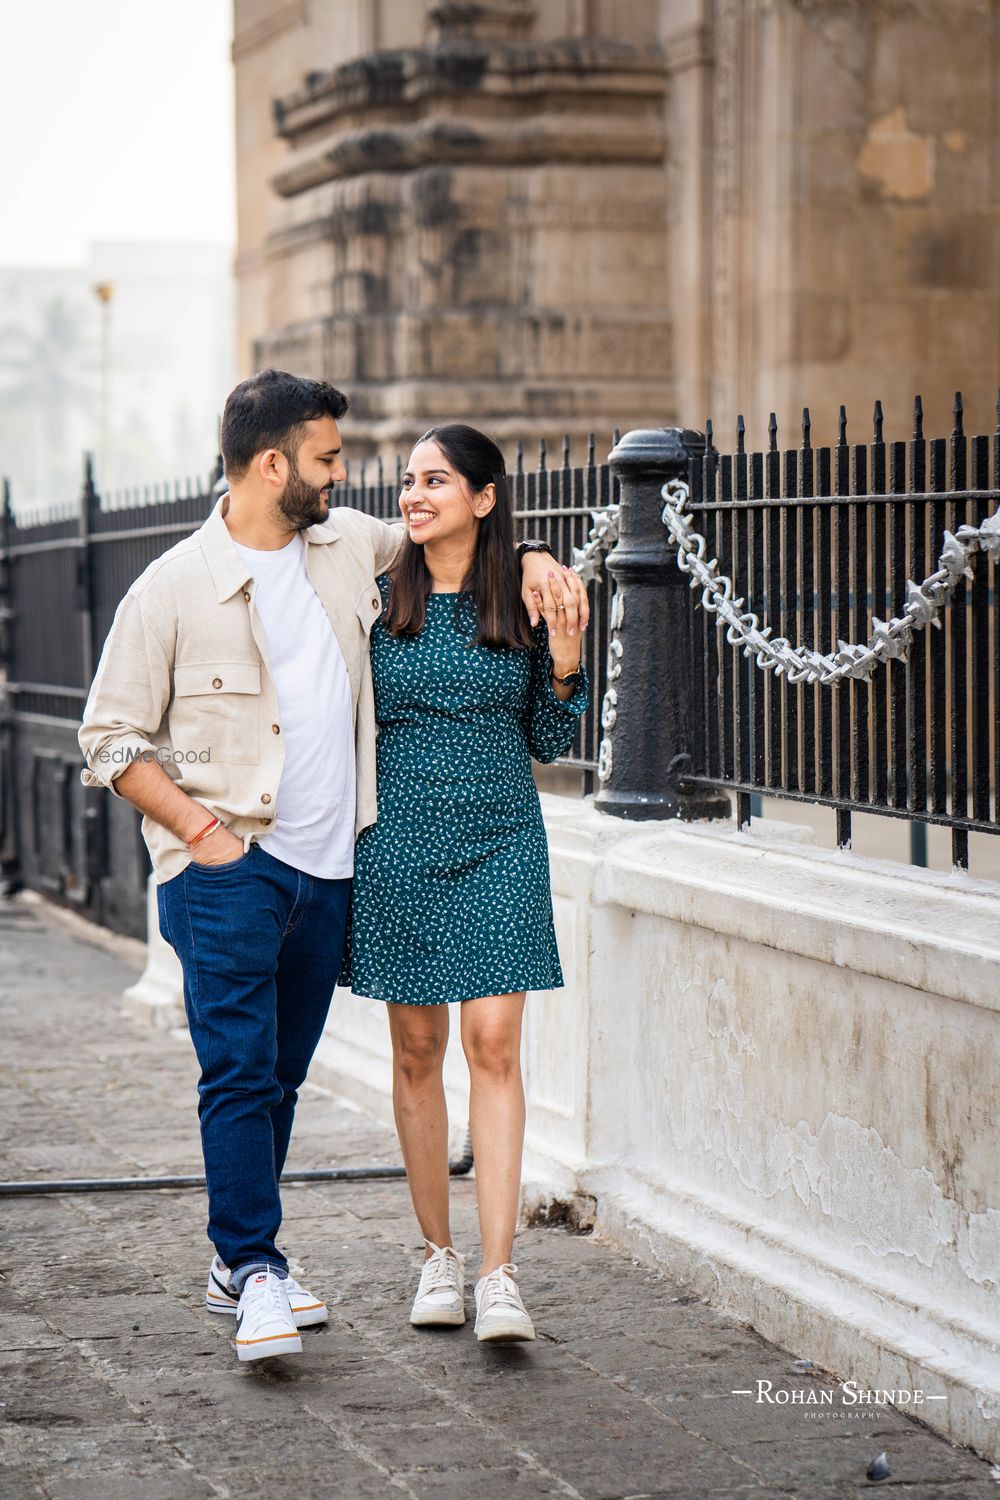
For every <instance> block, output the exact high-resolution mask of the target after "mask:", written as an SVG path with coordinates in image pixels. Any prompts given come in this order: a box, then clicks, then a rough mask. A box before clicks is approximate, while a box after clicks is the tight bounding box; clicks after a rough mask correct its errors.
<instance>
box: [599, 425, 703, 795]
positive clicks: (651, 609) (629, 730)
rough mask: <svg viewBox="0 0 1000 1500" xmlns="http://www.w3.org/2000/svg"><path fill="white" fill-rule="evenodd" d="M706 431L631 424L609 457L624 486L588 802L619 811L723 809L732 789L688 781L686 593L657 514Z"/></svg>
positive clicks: (686, 474)
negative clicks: (598, 739) (599, 732)
mask: <svg viewBox="0 0 1000 1500" xmlns="http://www.w3.org/2000/svg"><path fill="white" fill-rule="evenodd" d="M704 446H705V440H704V438H703V437H702V435H701V434H700V433H698V432H691V431H688V430H687V429H681V428H678V427H658V428H651V429H639V430H637V431H635V432H627V433H626V434H625V436H624V437H623V438H622V439H621V441H620V442H619V443H618V444H617V445H616V447H615V449H614V451H613V452H612V453H611V456H610V458H609V460H608V462H609V464H610V466H611V469H612V472H613V473H614V475H615V477H616V478H617V479H618V481H619V483H620V486H621V512H620V520H619V533H618V542H617V545H616V546H615V547H614V549H613V550H612V551H611V553H610V554H609V556H608V563H607V566H608V571H609V572H610V574H611V576H612V578H613V579H614V584H615V597H614V602H613V605H612V611H611V641H610V645H609V648H608V692H607V694H606V695H605V700H604V709H603V713H602V718H601V722H602V725H603V728H604V739H603V740H602V743H601V756H600V764H599V767H598V778H599V781H600V790H599V791H598V793H597V795H596V797H595V798H594V806H595V807H597V808H599V809H600V811H601V812H605V813H610V814H611V815H612V816H614V817H617V818H628V819H631V820H640V819H647V818H685V819H694V818H725V817H728V816H729V812H730V808H729V799H728V797H727V796H726V795H725V794H724V793H720V792H719V791H716V790H715V789H714V788H709V787H698V786H693V785H691V784H690V783H687V782H685V780H684V771H685V769H686V768H690V767H691V765H692V764H694V765H699V764H700V755H697V754H696V753H695V752H696V750H697V749H698V747H697V746H695V744H694V742H693V735H694V733H695V725H694V717H695V716H694V715H693V713H692V712H691V706H692V684H693V683H694V682H695V681H696V680H698V679H697V675H696V671H697V672H700V670H701V667H700V663H695V662H694V661H693V660H692V646H691V641H692V629H691V613H692V611H691V599H690V591H689V589H688V581H687V577H686V575H685V574H684V573H682V572H681V570H680V569H679V568H678V566H677V561H676V558H675V557H674V556H673V553H672V551H671V548H670V545H669V538H668V536H667V531H666V528H665V526H664V525H663V522H662V520H661V519H660V516H661V511H662V509H663V501H662V499H661V496H660V489H661V487H662V485H663V484H664V483H665V482H666V481H667V480H668V479H671V478H678V479H684V480H689V479H690V477H691V469H692V466H691V463H690V461H691V460H692V459H700V458H701V455H702V453H703V451H704Z"/></svg>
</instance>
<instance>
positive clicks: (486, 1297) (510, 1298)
mask: <svg viewBox="0 0 1000 1500" xmlns="http://www.w3.org/2000/svg"><path fill="white" fill-rule="evenodd" d="M516 1275H517V1266H515V1265H513V1264H512V1263H511V1262H510V1261H507V1262H506V1263H505V1264H504V1265H502V1266H497V1268H496V1270H495V1271H491V1272H490V1273H489V1275H488V1276H484V1277H483V1290H482V1292H481V1293H480V1299H481V1303H482V1306H483V1307H484V1308H485V1307H498V1306H499V1307H516V1308H517V1310H518V1311H519V1312H523V1311H524V1304H523V1302H522V1301H521V1294H520V1292H519V1291H518V1289H517V1283H516V1282H514V1281H513V1280H512V1279H511V1278H512V1277H514V1276H516Z"/></svg>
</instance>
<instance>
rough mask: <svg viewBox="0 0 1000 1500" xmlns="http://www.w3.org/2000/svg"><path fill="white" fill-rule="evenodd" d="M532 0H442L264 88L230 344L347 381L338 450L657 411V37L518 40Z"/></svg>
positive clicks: (622, 422)
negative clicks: (266, 165)
mask: <svg viewBox="0 0 1000 1500" xmlns="http://www.w3.org/2000/svg"><path fill="white" fill-rule="evenodd" d="M535 9H536V7H535V6H533V5H531V4H528V3H524V0H507V3H499V0H493V3H477V4H472V3H469V4H460V3H457V0H449V3H441V4H438V5H435V6H434V7H433V8H432V10H431V12H430V14H429V23H430V32H429V34H430V40H429V42H428V44H427V45H426V46H423V47H411V48H406V49H400V50H396V51H381V52H375V53H371V54H368V55H367V56H365V57H362V58H360V59H358V60H357V61H355V62H351V63H347V64H344V65H342V66H340V67H337V68H335V69H333V70H332V71H330V72H325V73H314V74H310V75H309V77H308V78H307V79H306V80H305V81H304V82H303V83H302V85H301V87H299V88H297V89H295V90H294V91H293V92H291V93H286V94H284V95H283V96H282V97H280V98H279V99H278V100H277V101H276V104H275V127H276V130H277V133H278V135H279V137H280V138H281V139H282V140H283V141H284V142H285V143H286V146H287V153H286V155H285V156H284V159H283V161H282V163H281V165H280V167H279V168H278V170H277V172H276V173H275V174H274V176H273V178H272V186H273V189H274V191H275V192H276V193H277V194H278V195H279V197H280V199H281V200H282V215H281V217H282V221H283V227H282V229H281V230H280V232H277V233H273V234H272V235H271V238H270V240H269V242H268V244H267V246H266V248H265V255H266V258H267V263H268V271H267V274H268V276H269V277H270V278H271V281H272V285H273V288H274V291H273V296H272V297H271V299H270V303H271V305H272V306H273V308H274V309H275V317H274V321H273V323H272V325H271V326H270V328H269V329H268V331H267V332H266V333H264V334H263V335H262V336H260V337H259V338H258V339H257V342H256V344H255V348H254V362H255V364H256V365H257V366H258V367H260V366H263V365H266V364H275V365H279V366H284V367H286V368H291V369H295V370H298V371H300V372H302V373H304V374H313V375H320V376H323V377H325V378H327V379H330V380H333V381H335V382H336V383H337V384H339V385H341V386H343V387H344V388H345V389H346V390H347V391H349V392H350V394H351V397H352V413H351V445H352V451H354V452H358V451H359V449H360V450H361V451H365V450H366V449H367V451H369V452H371V451H376V450H377V451H381V452H383V453H386V454H389V453H391V452H392V451H394V450H395V449H396V448H397V447H400V446H405V445H406V444H407V443H408V442H409V441H410V440H411V439H412V438H413V437H414V436H415V435H417V433H419V432H420V431H421V430H423V428H425V427H426V426H428V425H429V424H430V423H431V422H433V421H435V420H442V419H448V418H452V419H455V418H465V419H467V420H469V421H472V422H476V423H478V424H479V425H481V426H484V427H486V428H487V429H488V430H489V431H490V432H491V433H493V434H494V435H495V436H497V437H498V439H499V440H500V441H501V442H505V443H508V444H512V443H513V440H514V439H516V438H526V439H528V440H530V439H531V438H532V437H536V438H537V437H543V436H544V437H546V438H548V439H552V438H555V437H557V436H558V435H559V434H560V433H562V432H564V431H566V432H569V433H570V434H571V435H575V436H578V437H583V435H585V434H586V432H587V431H588V430H589V429H591V428H594V429H596V430H597V431H599V432H604V433H607V432H609V431H610V430H611V429H612V428H613V427H614V426H616V425H618V426H621V427H625V426H635V425H636V423H637V422H643V421H650V422H652V421H653V420H662V419H663V416H664V414H666V415H667V416H669V415H670V414H671V413H672V410H673V394H672V360H671V347H670V346H671V337H670V320H669V317H668V312H667V305H668V291H667V268H666V259H667V247H666V236H665V222H666V201H665V200H666V195H665V192H664V178H663V171H664V156H665V142H664V124H663V118H664V110H663V98H664V87H665V71H664V65H663V61H662V58H661V56H660V54H659V51H658V48H657V47H656V46H655V44H649V43H645V44H642V45H638V44H637V45H630V44H628V43H624V42H615V41H609V40H607V39H603V40H602V39H584V38H579V37H566V38H558V39H556V40H548V41H544V42H543V41H538V40H536V39H533V37H532V34H531V26H532V18H533V16H534V12H535ZM259 274H260V269H259V262H258V263H257V268H256V270H255V275H258V276H259Z"/></svg>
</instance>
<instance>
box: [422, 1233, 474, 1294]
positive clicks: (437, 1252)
mask: <svg viewBox="0 0 1000 1500" xmlns="http://www.w3.org/2000/svg"><path fill="white" fill-rule="evenodd" d="M424 1244H425V1245H430V1247H431V1249H432V1250H433V1252H434V1254H433V1255H431V1256H429V1257H428V1259H427V1260H425V1261H424V1264H423V1269H422V1270H421V1272H420V1295H421V1296H424V1294H425V1293H427V1292H437V1291H443V1290H446V1289H447V1290H448V1291H456V1292H457V1291H458V1289H459V1285H458V1283H459V1277H458V1272H459V1270H460V1269H461V1268H463V1267H464V1265H465V1256H464V1255H460V1254H459V1252H458V1251H457V1250H454V1249H452V1247H451V1245H435V1243H434V1241H433V1240H425V1241H424Z"/></svg>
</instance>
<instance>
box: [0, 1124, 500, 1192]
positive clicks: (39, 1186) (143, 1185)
mask: <svg viewBox="0 0 1000 1500" xmlns="http://www.w3.org/2000/svg"><path fill="white" fill-rule="evenodd" d="M472 1161H473V1158H472V1136H471V1135H469V1134H467V1135H466V1137H465V1148H464V1150H463V1152H462V1155H461V1157H460V1159H459V1160H458V1161H450V1162H449V1163H448V1171H449V1173H450V1175H451V1176H452V1177H464V1176H466V1175H467V1174H468V1173H469V1172H471V1170H472ZM405 1176H406V1168H405V1167H376V1166H370V1167H321V1168H319V1169H317V1170H316V1171H312V1172H284V1173H282V1177H281V1183H282V1186H284V1184H285V1183H287V1182H372V1181H378V1180H380V1179H383V1178H405ZM204 1186H205V1178H204V1177H199V1176H195V1175H192V1176H185V1177H68V1178H64V1179H62V1180H60V1179H58V1178H56V1179H53V1180H51V1181H47V1182H46V1181H42V1182H0V1198H36V1197H39V1198H41V1197H48V1196H49V1195H50V1194H52V1193H135V1192H151V1191H154V1190H155V1189H157V1188H189V1187H193V1188H199V1187H200V1188H203V1187H204Z"/></svg>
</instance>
